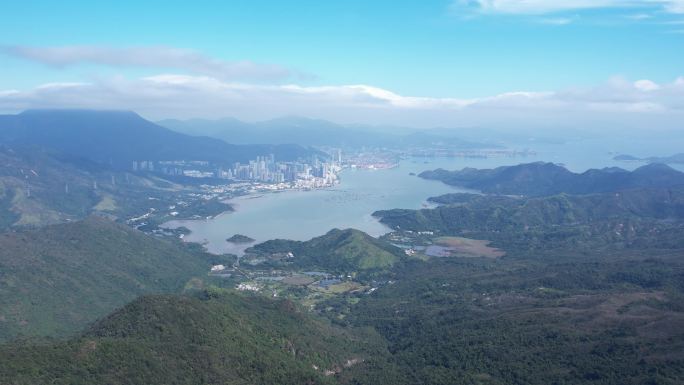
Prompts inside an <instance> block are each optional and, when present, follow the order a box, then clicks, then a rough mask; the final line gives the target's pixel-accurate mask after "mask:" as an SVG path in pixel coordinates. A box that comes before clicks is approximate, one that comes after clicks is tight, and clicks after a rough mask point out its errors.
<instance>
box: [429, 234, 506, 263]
mask: <svg viewBox="0 0 684 385" xmlns="http://www.w3.org/2000/svg"><path fill="white" fill-rule="evenodd" d="M435 244H437V245H440V246H444V247H448V248H449V249H450V250H452V251H453V255H454V256H459V257H487V258H501V257H503V256H504V255H506V252H504V251H503V250H501V249H497V248H494V247H490V246H489V244H490V241H486V240H479V239H470V238H462V237H439V238H436V239H435Z"/></svg>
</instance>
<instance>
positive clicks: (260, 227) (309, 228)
mask: <svg viewBox="0 0 684 385" xmlns="http://www.w3.org/2000/svg"><path fill="white" fill-rule="evenodd" d="M561 150H562V151H561ZM571 153H572V149H570V148H562V149H561V148H557V147H556V148H554V147H547V148H542V149H541V151H539V152H538V154H537V155H534V156H528V157H515V158H510V157H491V158H481V159H478V158H470V159H468V158H409V159H405V160H403V161H401V162H400V163H399V164H398V166H397V167H395V168H392V169H384V170H361V169H356V170H354V169H346V170H344V171H342V173H341V175H340V180H341V183H340V184H338V185H335V186H333V187H329V188H325V189H316V190H311V191H282V192H275V193H264V194H253V195H245V196H241V197H237V198H234V199H232V200H230V201H229V203H231V204H233V205H234V207H235V211H234V212H231V213H224V214H222V215H219V216H217V217H216V218H213V219H208V220H177V221H172V222H168V223H167V224H166V226H168V227H178V226H184V227H187V228H188V229H189V230H190V231H191V233H190V234H188V235H187V236H185V240H186V241H188V242H198V243H202V244H204V245H205V247H206V248H207V250H209V251H210V252H213V253H233V254H238V255H241V254H242V253H243V251H244V250H245V249H246V248H247V247H249V246H251V245H253V244H255V243H258V242H263V241H266V240H269V239H276V238H282V239H295V240H307V239H310V238H312V237H315V236H319V235H322V234H325V233H326V232H327V231H329V230H331V229H333V228H341V229H343V228H356V229H359V230H362V231H364V232H367V233H368V234H371V235H373V236H379V235H382V234H384V233H386V232H387V231H388V229H387V228H386V227H385V226H383V225H382V224H380V223H379V222H378V221H377V220H376V219H375V218H374V217H372V216H371V214H372V213H373V212H375V211H377V210H384V209H392V208H409V209H411V208H413V209H415V208H420V207H423V206H424V205H427V202H426V199H427V198H429V197H431V196H436V195H440V194H446V193H449V192H458V191H465V190H462V189H458V188H455V187H451V186H447V185H445V184H443V183H441V182H436V181H427V180H423V179H421V178H418V177H417V176H415V175H411V174H418V173H420V172H422V171H425V170H429V169H435V168H445V169H461V168H463V167H474V168H492V167H498V166H503V165H514V164H518V163H525V162H534V161H541V160H544V161H553V162H559V163H564V164H566V166H567V167H568V168H570V169H572V170H573V171H584V170H586V169H587V168H591V167H606V166H619V167H623V168H634V167H637V166H638V165H639V164H625V163H618V162H615V161H612V160H611V156H610V154H608V153H607V152H604V151H598V150H597V151H595V152H593V154H587V156H586V157H584V158H582V159H581V160H580V161H579V162H575V163H573V162H567V161H566V162H564V161H565V160H566V159H572V158H571V157H570V156H567V157H566V156H565V155H566V154H571ZM235 234H241V235H245V236H248V237H250V238H253V239H254V240H255V242H252V243H242V244H233V243H230V242H226V239H227V238H229V237H231V236H233V235H235Z"/></svg>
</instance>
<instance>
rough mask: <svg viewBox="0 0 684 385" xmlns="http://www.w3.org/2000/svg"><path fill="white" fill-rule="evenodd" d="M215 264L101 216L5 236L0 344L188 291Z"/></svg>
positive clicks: (73, 327)
mask: <svg viewBox="0 0 684 385" xmlns="http://www.w3.org/2000/svg"><path fill="white" fill-rule="evenodd" d="M209 258H210V257H208V256H206V255H205V254H203V253H194V252H193V253H191V252H188V251H187V250H185V249H184V248H183V246H180V245H176V244H172V243H169V242H166V241H162V240H159V239H156V238H153V237H150V236H147V235H145V234H143V233H141V232H139V231H137V230H133V229H130V228H128V227H126V226H123V225H118V224H115V223H113V222H111V221H108V220H105V219H102V218H97V217H90V218H87V219H86V220H84V221H80V222H72V223H67V224H60V225H51V226H46V227H42V228H39V229H35V230H25V231H19V232H8V233H4V234H0V340H6V339H11V338H13V337H16V336H19V335H24V336H60V335H64V334H68V333H72V332H75V331H78V330H80V329H82V328H83V327H84V326H85V325H87V324H88V323H90V322H92V321H94V320H95V319H97V318H99V317H102V316H104V315H105V314H107V313H109V312H110V311H112V310H113V309H115V308H116V307H118V306H121V305H123V304H125V303H126V302H129V301H131V300H133V299H134V298H136V297H137V296H139V295H141V294H145V293H156V292H176V291H179V290H181V289H182V288H183V287H184V285H185V284H186V282H187V281H188V279H190V278H191V277H193V276H198V275H204V274H206V271H207V269H208V267H209V266H210V261H209Z"/></svg>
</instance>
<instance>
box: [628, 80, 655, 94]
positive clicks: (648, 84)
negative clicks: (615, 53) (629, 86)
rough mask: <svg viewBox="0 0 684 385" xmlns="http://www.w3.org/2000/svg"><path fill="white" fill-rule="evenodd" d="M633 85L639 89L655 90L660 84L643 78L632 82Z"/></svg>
mask: <svg viewBox="0 0 684 385" xmlns="http://www.w3.org/2000/svg"><path fill="white" fill-rule="evenodd" d="M634 87H636V89H638V90H640V91H647V92H648V91H657V90H659V89H660V86H659V85H658V84H656V83H655V82H652V81H650V80H648V79H644V80H637V81H635V82H634Z"/></svg>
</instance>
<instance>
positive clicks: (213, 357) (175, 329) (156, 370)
mask: <svg viewBox="0 0 684 385" xmlns="http://www.w3.org/2000/svg"><path fill="white" fill-rule="evenodd" d="M386 357H387V354H386V350H385V349H384V348H383V345H382V343H380V342H379V339H378V338H377V337H375V335H374V334H372V333H371V334H364V333H362V334H360V335H358V336H355V335H352V334H351V333H349V332H347V331H344V330H342V329H340V328H335V327H331V326H328V325H327V324H325V323H323V322H321V321H317V320H315V319H313V318H311V317H310V316H308V315H306V314H305V313H302V312H300V311H299V309H298V307H297V306H296V305H295V304H294V303H292V302H290V301H288V300H277V301H274V300H269V299H266V298H262V297H257V296H253V297H252V296H250V297H243V296H239V295H236V294H227V293H218V292H209V293H206V294H205V295H204V296H203V297H202V298H195V297H184V296H152V297H142V298H140V299H138V300H136V301H134V302H133V303H131V304H129V305H127V306H125V307H123V308H122V309H120V310H118V311H116V312H115V313H113V314H112V315H110V316H108V317H106V318H105V319H103V320H101V321H100V322H98V323H97V324H95V325H94V326H93V327H92V328H91V329H90V330H89V331H87V332H86V333H85V334H84V335H83V336H81V337H79V338H74V339H72V340H70V341H68V342H61V343H53V344H44V345H26V344H25V345H18V344H17V345H5V346H3V347H0V362H2V363H3V364H2V365H0V383H3V384H7V383H11V384H37V383H51V384H70V385H76V384H146V385H150V384H245V385H246V384H274V385H276V384H278V385H285V384H293V385H295V384H296V385H301V384H334V383H338V381H337V380H338V379H340V378H347V379H349V377H351V378H352V379H353V378H354V377H355V374H354V373H358V372H359V371H361V372H362V371H363V370H362V369H363V367H365V366H373V365H378V364H380V365H382V364H383V362H384V359H386ZM362 378H363V377H361V379H362ZM389 378H391V376H390V377H389ZM349 382H350V383H352V382H353V383H358V382H356V381H353V380H349Z"/></svg>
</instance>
